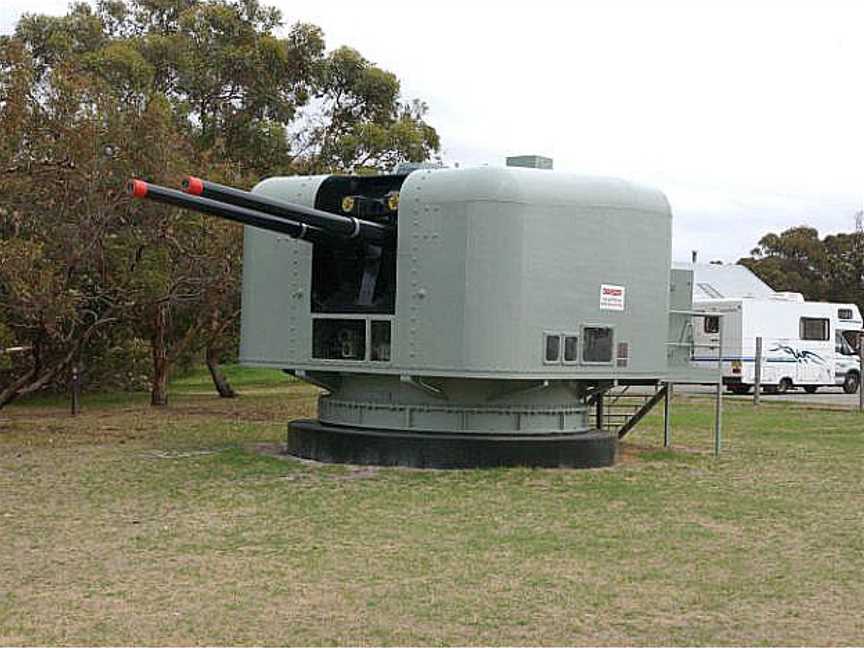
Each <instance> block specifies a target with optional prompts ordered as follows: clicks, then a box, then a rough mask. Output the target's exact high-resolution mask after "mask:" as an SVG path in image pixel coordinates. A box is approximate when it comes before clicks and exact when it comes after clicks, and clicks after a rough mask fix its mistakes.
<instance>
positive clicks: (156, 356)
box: [150, 304, 169, 407]
mask: <svg viewBox="0 0 864 648" xmlns="http://www.w3.org/2000/svg"><path fill="white" fill-rule="evenodd" d="M167 327H168V304H159V305H158V306H157V308H156V319H155V322H154V326H153V337H152V338H151V340H150V349H151V353H152V355H153V384H152V385H151V387H150V405H152V406H153V407H167V405H168V368H169V363H168V349H167V348H166V347H165V329H166V328H167Z"/></svg>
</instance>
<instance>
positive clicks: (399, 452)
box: [286, 419, 618, 468]
mask: <svg viewBox="0 0 864 648" xmlns="http://www.w3.org/2000/svg"><path fill="white" fill-rule="evenodd" d="M617 448H618V437H617V435H615V434H613V433H609V432H600V431H596V430H595V431H590V432H583V433H579V434H548V435H522V436H513V435H495V434H489V435H480V434H454V433H450V432H409V431H377V430H365V429H361V428H352V427H343V426H334V425H327V424H324V423H321V422H319V421H313V420H309V419H304V420H299V421H292V422H291V423H289V425H288V440H287V446H286V451H287V453H288V454H289V455H293V456H295V457H301V458H303V459H314V460H315V461H323V462H327V463H350V464H360V465H367V466H369V465H371V466H406V467H411V468H493V467H497V466H534V467H545V468H600V467H603V466H611V465H612V464H613V463H615V453H616V450H617Z"/></svg>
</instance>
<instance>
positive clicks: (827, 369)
mask: <svg viewBox="0 0 864 648" xmlns="http://www.w3.org/2000/svg"><path fill="white" fill-rule="evenodd" d="M693 305H694V308H695V309H696V310H699V311H704V312H707V313H718V315H717V316H710V315H709V316H707V317H703V318H694V319H693V327H694V331H693V339H694V355H693V363H694V365H696V366H703V367H716V366H717V364H718V357H717V353H718V349H717V347H718V342H721V341H722V345H719V346H720V347H722V353H723V360H722V364H723V383H724V384H725V385H726V387H727V389H728V390H729V391H732V392H734V393H738V394H746V393H748V392H750V391H751V390H752V389H753V384H754V382H755V379H756V338H757V337H761V338H762V361H761V384H762V385H763V386H764V389H765V391H766V392H771V393H785V392H787V391H789V390H790V389H793V388H802V389H804V390H805V391H806V392H808V393H813V392H815V391H816V390H817V389H819V388H820V387H836V386H839V387H842V388H843V391H845V392H846V393H847V394H851V393H854V392H856V391H857V390H858V387H859V385H860V382H861V365H860V361H859V359H858V344H859V339H860V337H859V336H860V333H861V330H862V320H861V313H860V312H859V310H858V307H857V306H856V305H855V304H837V303H826V302H808V301H804V298H803V296H802V295H801V294H800V293H773V294H772V295H768V296H764V295H763V296H760V297H740V298H733V299H723V298H717V299H706V300H702V301H694V304H693ZM719 315H722V318H721V317H720V316H719ZM721 319H722V322H721ZM721 331H722V340H721Z"/></svg>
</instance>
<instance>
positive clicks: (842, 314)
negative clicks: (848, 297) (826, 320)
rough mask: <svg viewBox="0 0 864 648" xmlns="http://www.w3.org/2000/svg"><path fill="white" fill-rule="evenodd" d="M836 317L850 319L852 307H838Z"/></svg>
mask: <svg viewBox="0 0 864 648" xmlns="http://www.w3.org/2000/svg"><path fill="white" fill-rule="evenodd" d="M837 319H841V320H851V319H852V309H851V308H840V309H838V310H837Z"/></svg>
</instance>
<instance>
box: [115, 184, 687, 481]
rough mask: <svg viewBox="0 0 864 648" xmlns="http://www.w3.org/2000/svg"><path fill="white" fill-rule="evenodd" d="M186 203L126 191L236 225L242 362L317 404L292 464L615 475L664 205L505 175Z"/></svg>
mask: <svg viewBox="0 0 864 648" xmlns="http://www.w3.org/2000/svg"><path fill="white" fill-rule="evenodd" d="M183 186H184V189H185V191H186V192H188V193H184V192H179V191H174V190H165V189H164V188H159V189H156V190H154V188H153V186H152V185H145V186H144V187H141V186H140V185H133V186H132V188H131V191H132V192H133V194H135V195H142V192H144V189H145V188H146V192H144V193H143V196H146V197H149V198H153V199H156V200H162V201H163V202H167V203H169V204H173V205H177V206H180V207H186V208H189V209H193V210H197V211H202V212H204V213H208V214H212V215H215V216H221V217H225V218H230V219H232V220H236V221H238V222H241V223H244V224H245V225H247V227H246V231H245V240H244V261H243V264H244V267H243V294H242V326H241V348H240V359H241V362H243V363H245V364H249V365H257V366H267V367H276V368H279V369H282V370H284V371H286V372H288V373H291V374H293V375H295V376H297V377H298V378H300V379H302V380H305V381H308V382H310V383H313V384H315V385H317V386H319V387H321V388H322V389H323V390H324V391H323V393H322V395H321V396H320V398H319V402H318V406H319V407H318V410H319V411H318V418H317V419H314V420H300V421H292V422H291V423H290V424H289V430H288V437H287V450H288V452H289V453H290V454H294V455H296V456H300V457H305V458H311V459H317V460H322V461H332V462H350V463H360V464H380V465H407V466H428V467H473V466H498V465H530V466H573V467H589V466H603V465H609V464H611V463H613V462H614V458H615V454H616V448H617V435H616V434H615V433H614V431H608V430H606V429H604V428H603V425H602V417H601V416H599V415H598V412H597V411H596V404H597V402H598V398H599V397H601V396H602V394H603V393H604V392H605V391H606V390H607V389H609V387H610V386H612V385H628V384H638V385H646V384H647V385H650V384H657V383H658V382H660V381H662V380H664V379H666V378H667V377H668V372H669V367H668V361H667V359H668V357H669V353H667V349H668V348H669V346H668V340H669V320H670V257H671V213H670V209H669V204H668V202H667V200H666V198H665V196H664V195H663V194H662V193H661V192H659V191H656V190H653V189H649V188H645V187H640V186H638V185H635V184H632V183H629V182H625V181H622V180H616V179H608V178H593V177H585V176H578V175H572V174H565V173H558V172H553V171H546V170H536V169H523V168H509V167H508V168H494V167H482V168H475V169H419V170H415V171H412V172H410V173H407V174H393V175H381V176H343V175H320V176H302V177H285V178H271V179H268V180H264V181H263V182H261V183H259V184H258V185H257V186H256V187H255V188H254V189H253V190H252V191H251V192H245V191H240V190H237V189H233V188H231V187H225V186H222V185H218V184H215V183H210V182H206V181H203V180H200V179H198V178H194V177H189V178H187V179H186V180H185V181H184V183H183ZM136 187H137V188H136ZM136 192H137V193H136ZM676 299H677V301H676V308H678V309H685V310H686V308H687V307H688V305H689V301H688V299H684V300H683V301H682V299H681V295H679V296H678V297H677V298H676ZM600 402H602V400H601V401H600Z"/></svg>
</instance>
